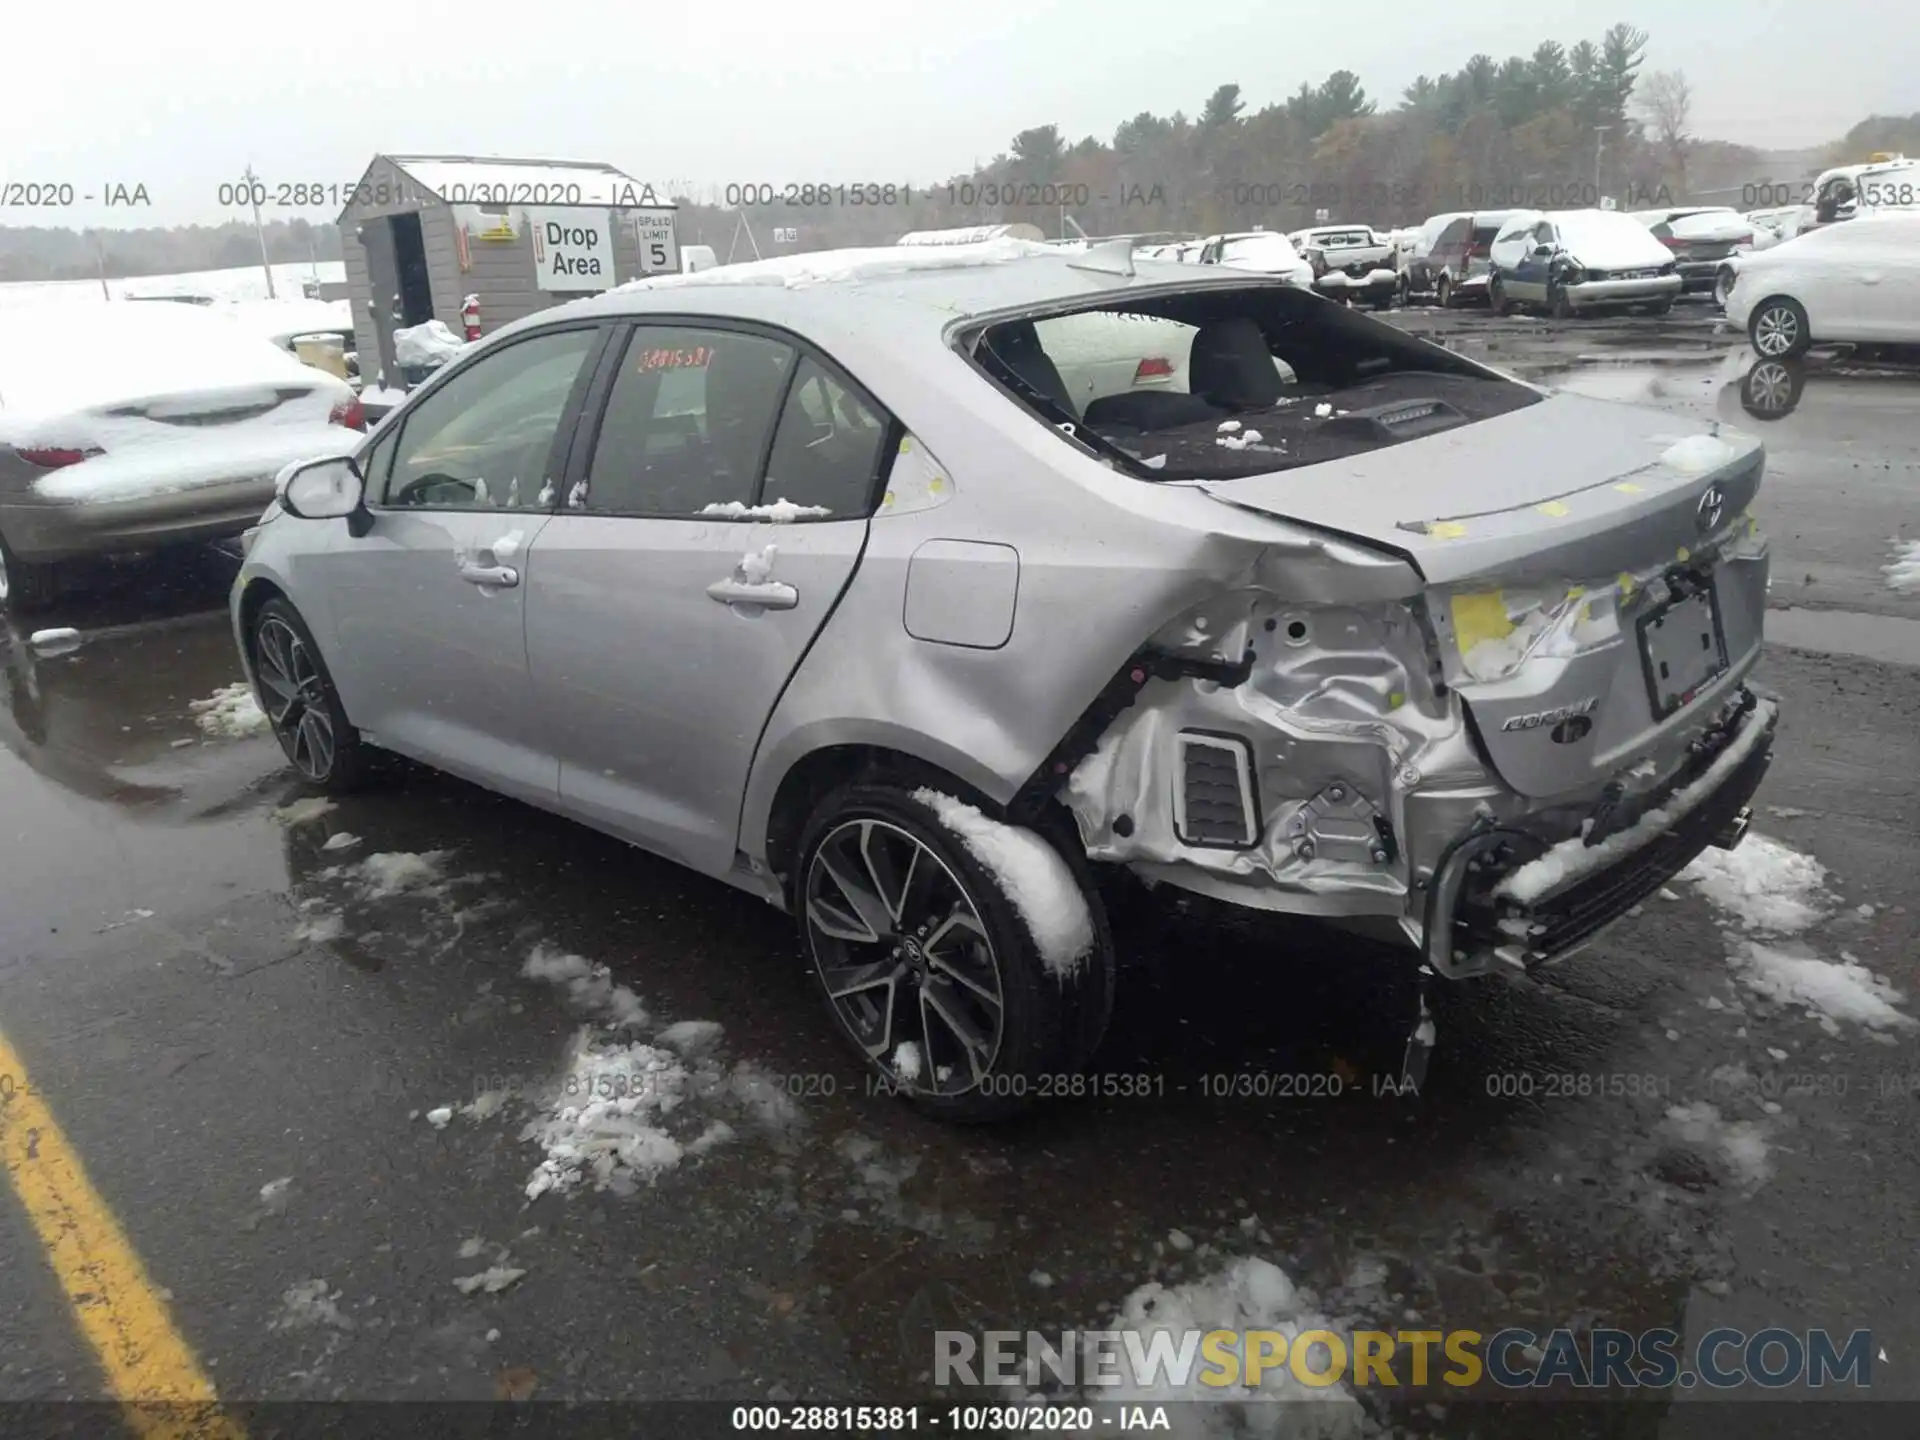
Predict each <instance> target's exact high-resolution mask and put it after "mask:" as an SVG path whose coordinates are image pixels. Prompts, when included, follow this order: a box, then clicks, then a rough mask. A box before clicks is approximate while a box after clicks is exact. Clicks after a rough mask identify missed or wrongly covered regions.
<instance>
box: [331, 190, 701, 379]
mask: <svg viewBox="0 0 1920 1440" xmlns="http://www.w3.org/2000/svg"><path fill="white" fill-rule="evenodd" d="M674 209H675V207H674V206H673V205H672V204H671V203H668V202H663V201H662V200H661V199H660V198H659V197H658V196H657V195H656V194H655V193H654V189H653V187H652V186H651V185H649V184H647V183H646V182H645V181H642V180H636V179H634V178H633V177H632V176H631V175H628V174H625V173H624V172H622V171H620V170H616V169H614V167H613V166H611V165H603V164H599V163H595V162H587V161H576V160H508V159H497V158H479V157H475V156H470V155H376V156H374V158H373V163H372V164H370V165H369V166H367V170H366V174H365V175H363V176H362V177H361V178H360V182H359V183H358V184H357V185H356V186H355V187H354V192H353V195H352V197H351V199H350V201H349V203H348V204H347V206H346V208H345V209H343V210H342V211H341V212H340V220H339V225H340V237H341V250H342V253H343V255H344V257H345V260H346V267H347V298H348V299H349V300H351V301H352V302H353V320H354V338H355V341H356V344H357V345H358V348H359V352H360V356H361V361H360V373H361V374H362V375H363V376H364V377H366V380H367V383H368V384H369V385H371V384H373V383H374V380H375V377H376V375H381V374H384V376H385V377H386V384H387V385H388V386H389V387H390V388H393V389H400V388H404V386H403V383H402V379H401V373H400V369H399V367H398V366H397V365H396V364H395V363H394V354H393V332H394V331H395V330H396V329H399V328H401V327H403V326H413V325H423V324H425V323H426V322H427V321H429V320H438V321H440V322H441V323H442V324H444V325H446V326H447V327H448V328H449V329H450V330H452V331H453V333H454V334H455V335H464V334H465V333H466V330H465V326H464V321H463V317H462V314H461V312H462V308H463V307H464V305H465V304H466V301H467V299H468V297H470V296H471V297H473V298H474V299H476V300H477V301H478V303H479V312H480V320H479V328H480V333H481V334H482V335H488V334H491V333H492V332H493V331H495V330H497V329H499V328H500V327H501V326H502V325H505V324H506V323H507V322H509V321H511V320H518V319H519V318H520V317H521V316H523V315H530V314H532V313H533V312H534V311H536V310H543V309H545V308H547V307H548V306H550V305H558V304H562V303H563V302H565V301H568V300H573V299H578V298H579V297H580V296H581V295H588V294H593V293H594V292H596V291H601V290H609V289H611V288H613V287H614V286H615V285H619V284H623V283H625V282H626V281H628V280H637V279H639V278H640V277H641V276H643V275H653V274H659V273H661V272H662V271H676V270H678V269H679V268H680V252H679V245H678V243H677V241H676V239H675V233H674ZM376 356H377V357H378V359H377V360H376V359H375V357H376Z"/></svg>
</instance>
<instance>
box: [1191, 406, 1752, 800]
mask: <svg viewBox="0 0 1920 1440" xmlns="http://www.w3.org/2000/svg"><path fill="white" fill-rule="evenodd" d="M1690 430H1692V427H1690V426H1688V425H1687V424H1686V423H1685V422H1684V421H1680V420H1677V419H1675V418H1674V417H1671V416H1668V415H1665V414H1662V413H1660V412H1657V411H1650V410H1644V409H1641V408H1638V407H1635V406H1629V405H1622V404H1618V403H1615V402H1612V401H1605V400H1594V399H1588V398H1586V397H1583V396H1572V395H1555V396H1551V397H1549V398H1548V399H1546V400H1543V401H1542V402H1540V403H1539V404H1535V405H1529V406H1526V407H1524V408H1522V409H1519V410H1515V411H1512V412H1510V413H1508V414H1505V415H1500V416H1495V417H1493V418H1491V419H1487V420H1482V421H1479V422H1478V423H1475V424H1472V425H1467V426H1462V427H1460V428H1457V429H1454V430H1450V431H1446V432H1444V433H1441V434H1438V435H1433V436H1430V437H1427V438H1424V439H1418V440H1410V441H1407V442H1404V443H1402V444H1398V445H1389V446H1385V447H1382V448H1380V449H1377V450H1374V451H1371V452H1369V453H1366V454H1362V455H1357V456H1354V457H1351V458H1348V459H1343V460H1337V461H1331V462H1327V463H1324V464H1320V465H1314V466H1310V467H1303V468H1301V469H1298V470H1293V471H1286V472H1278V473H1274V474H1269V475H1256V476H1250V477H1247V478H1245V479H1239V480H1227V481H1202V482H1198V488H1200V489H1202V490H1204V491H1206V492H1207V493H1208V494H1209V495H1212V496H1213V497H1214V498H1215V499H1218V500H1221V501H1224V502H1226V503H1228V504H1233V505H1238V506H1242V507H1244V508H1247V509H1251V510H1256V511H1260V512H1262V513H1265V514H1269V515H1273V516H1276V517H1280V518H1283V519H1287V520H1292V521H1296V522H1299V523H1302V524H1305V525H1309V526H1312V527H1314V528H1316V529H1321V530H1326V531H1332V532H1336V533H1338V534H1340V535H1342V536H1346V537H1350V538H1353V539H1357V540H1361V541H1364V542H1366V543H1369V544H1371V545H1374V546H1376V547H1379V548H1381V549H1385V550H1389V551H1392V552H1395V553H1397V554H1399V555H1402V556H1404V557H1405V558H1406V559H1408V560H1410V561H1411V562H1412V563H1413V565H1414V566H1415V567H1416V568H1417V569H1418V570H1419V572H1420V574H1421V575H1422V576H1423V577H1424V580H1425V583H1426V589H1425V591H1424V593H1423V595H1422V596H1421V597H1420V598H1421V599H1423V600H1424V602H1425V608H1426V611H1427V614H1428V616H1429V619H1430V621H1431V624H1432V628H1433V630H1434V634H1435V640H1436V643H1437V645H1438V648H1439V650H1440V654H1441V659H1442V666H1443V670H1444V672H1445V676H1446V679H1447V682H1448V683H1449V684H1450V685H1451V686H1452V687H1453V688H1454V689H1456V690H1458V691H1459V692H1460V694H1461V696H1462V697H1463V699H1464V700H1465V701H1466V704H1467V709H1468V712H1469V714H1470V715H1471V717H1472V719H1473V721H1474V723H1475V726H1476V728H1477V730H1478V733H1479V735H1480V738H1481V742H1482V746H1483V748H1484V749H1485V751H1486V753H1487V756H1488V759H1489V760H1490V761H1491V762H1492V764H1493V765H1494V767H1495V768H1496V769H1497V770H1498V771H1499V772H1500V774H1501V776H1502V778H1503V779H1504V780H1505V781H1506V782H1507V783H1508V784H1509V785H1510V786H1512V787H1513V788H1514V789H1515V790H1516V791H1518V792H1520V793H1521V794H1525V795H1530V796H1536V797H1552V796H1560V795H1570V794H1574V793H1577V792H1581V791H1589V792H1590V791H1591V790H1592V789H1593V787H1594V786H1595V785H1596V784H1598V783H1601V782H1604V781H1606V780H1608V779H1610V778H1616V777H1617V776H1618V774H1619V773H1620V772H1621V771H1622V770H1623V769H1624V768H1625V767H1628V766H1633V765H1635V764H1636V762H1638V761H1640V760H1642V759H1644V758H1650V757H1654V756H1656V755H1658V756H1659V757H1660V758H1659V763H1658V764H1656V765H1654V766H1651V767H1646V768H1647V770H1648V774H1647V775H1646V777H1645V778H1646V779H1647V781H1648V782H1649V783H1650V782H1651V779H1652V778H1653V776H1654V774H1655V773H1657V772H1659V771H1660V770H1662V769H1664V767H1665V765H1666V764H1667V760H1668V756H1667V755H1666V754H1665V752H1666V751H1667V750H1669V749H1671V748H1673V747H1676V746H1679V745H1681V744H1682V743H1683V741H1684V738H1685V737H1686V735H1687V734H1689V733H1691V731H1692V730H1693V729H1694V728H1696V727H1697V725H1698V723H1699V717H1701V716H1703V715H1705V714H1706V713H1708V712H1709V711H1710V710H1711V708H1712V707H1713V705H1714V704H1715V702H1716V700H1717V699H1718V698H1719V697H1722V696H1724V695H1725V694H1726V693H1728V692H1729V691H1730V690H1731V689H1732V688H1733V687H1734V686H1735V685H1737V683H1738V681H1739V678H1740V677H1741V676H1742V675H1743V674H1744V673H1745V672H1746V671H1747V670H1748V669H1749V668H1751V666H1752V664H1753V661H1754V659H1755V658H1757V655H1758V651H1759V646H1760V636H1761V627H1762V621H1763V619H1764V613H1765V608H1766V580H1767V563H1766V546H1765V543H1764V541H1763V540H1762V539H1761V538H1760V537H1759V536H1758V534H1757V533H1756V532H1755V529H1754V526H1753V523H1752V521H1751V520H1750V519H1749V518H1748V516H1747V513H1746V512H1747V509H1748V507H1749V506H1750V505H1751V504H1752V501H1753V499H1754V496H1755V493H1756V492H1757V491H1758V489H1759V485H1760V479H1761V472H1762V469H1763V465H1764V452H1763V450H1762V448H1761V446H1760V443H1759V442H1758V441H1757V440H1756V439H1754V438H1753V437H1751V436H1748V435H1745V434H1742V433H1740V432H1737V431H1733V430H1730V429H1720V430H1719V433H1718V434H1717V435H1706V434H1700V433H1691V434H1689V433H1688V432H1689V431H1690Z"/></svg>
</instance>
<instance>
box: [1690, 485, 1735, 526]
mask: <svg viewBox="0 0 1920 1440" xmlns="http://www.w3.org/2000/svg"><path fill="white" fill-rule="evenodd" d="M1726 509H1727V492H1726V491H1724V490H1722V489H1721V488H1720V486H1719V485H1718V484H1713V485H1709V486H1707V488H1706V489H1705V490H1703V491H1701V492H1700V508H1699V509H1698V510H1696V511H1695V512H1694V519H1695V520H1697V521H1698V522H1699V525H1700V532H1701V533H1702V534H1703V535H1704V534H1708V533H1710V532H1712V531H1714V530H1718V529H1719V528H1720V517H1721V516H1722V515H1723V514H1725V513H1726Z"/></svg>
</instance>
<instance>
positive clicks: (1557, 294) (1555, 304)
mask: <svg viewBox="0 0 1920 1440" xmlns="http://www.w3.org/2000/svg"><path fill="white" fill-rule="evenodd" d="M1547 308H1548V309H1549V310H1551V311H1552V312H1553V318H1554V319H1556V320H1571V319H1573V318H1574V316H1575V315H1576V314H1577V313H1578V312H1576V311H1575V310H1574V308H1573V301H1572V299H1570V298H1569V297H1568V295H1567V287H1566V286H1564V285H1549V286H1548V287H1547Z"/></svg>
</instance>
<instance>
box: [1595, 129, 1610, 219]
mask: <svg viewBox="0 0 1920 1440" xmlns="http://www.w3.org/2000/svg"><path fill="white" fill-rule="evenodd" d="M1612 128H1613V126H1611V125H1596V126H1594V127H1593V203H1594V204H1596V205H1598V204H1599V203H1600V145H1601V142H1602V141H1603V140H1604V139H1605V138H1606V133H1607V132H1608V131H1609V130H1611V129H1612Z"/></svg>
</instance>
